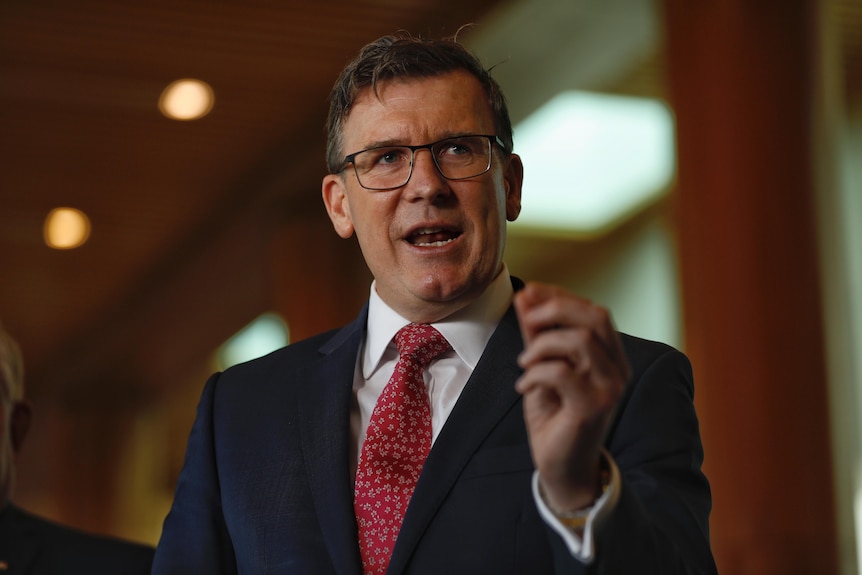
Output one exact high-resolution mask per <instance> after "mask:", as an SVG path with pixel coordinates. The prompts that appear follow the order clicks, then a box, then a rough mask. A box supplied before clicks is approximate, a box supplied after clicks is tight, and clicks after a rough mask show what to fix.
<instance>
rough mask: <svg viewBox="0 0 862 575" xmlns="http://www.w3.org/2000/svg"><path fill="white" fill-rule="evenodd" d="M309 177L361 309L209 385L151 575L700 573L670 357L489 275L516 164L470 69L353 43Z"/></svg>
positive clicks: (688, 450)
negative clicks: (344, 250) (361, 283)
mask: <svg viewBox="0 0 862 575" xmlns="http://www.w3.org/2000/svg"><path fill="white" fill-rule="evenodd" d="M327 163H328V167H329V172H330V173H329V174H328V175H327V176H325V177H324V178H323V184H322V195H323V202H324V204H325V206H326V210H327V212H328V214H329V217H330V219H331V220H332V223H333V226H334V228H335V231H336V232H337V233H338V234H339V235H340V236H341V237H343V238H349V237H351V236H353V235H355V236H356V238H357V240H358V241H359V245H360V247H361V249H362V253H363V256H364V258H365V261H366V263H367V265H368V266H369V268H370V270H371V272H372V274H373V276H374V282H373V283H372V286H371V290H370V298H369V302H368V304H367V305H366V307H365V308H364V309H363V310H362V312H361V313H360V315H359V317H358V318H357V319H356V320H355V321H354V322H353V323H351V324H349V325H348V326H346V327H344V328H342V329H340V330H334V331H332V332H329V333H325V334H321V335H319V336H316V337H313V338H311V339H309V340H305V341H301V342H297V343H295V344H292V345H290V346H288V347H286V348H284V349H281V350H279V351H277V352H275V353H273V354H270V355H269V356H267V357H264V358H261V359H259V360H255V361H252V362H249V363H247V364H243V365H239V366H236V367H234V368H231V369H229V370H227V371H226V372H225V373H223V374H216V375H214V376H213V377H212V378H211V379H210V380H209V382H208V383H207V385H206V387H205V389H204V392H203V395H202V399H201V402H200V405H199V408H198V415H197V420H196V422H195V425H194V427H193V430H192V433H191V437H190V439H189V445H188V449H187V454H186V462H185V465H184V468H183V471H182V473H181V476H180V479H179V483H178V486H177V491H176V495H175V500H174V504H173V508H172V509H171V512H170V513H169V515H168V517H167V518H166V520H165V524H164V530H163V533H162V538H161V541H160V543H159V546H158V548H157V551H156V560H155V564H154V568H153V572H154V573H156V574H167V573H313V574H324V573H349V574H359V573H363V572H365V573H384V572H386V573H411V574H420V573H422V574H442V573H446V574H459V573H464V574H470V575H476V574H483V573H488V574H495V575H499V574H504V573H525V574H539V573H554V572H559V573H586V572H597V573H614V574H619V573H639V574H644V573H655V574H661V575H668V574H676V573H715V566H714V563H713V560H712V554H711V551H710V547H709V537H708V516H709V510H710V504H711V503H710V492H709V486H708V483H707V481H706V479H705V477H704V476H703V475H702V473H701V471H700V464H701V461H702V457H703V454H702V449H701V443H700V438H699V433H698V424H697V419H696V416H695V413H694V408H693V405H692V393H693V391H692V383H691V372H690V367H689V365H688V362H687V360H686V359H685V358H684V356H683V355H682V354H680V353H679V352H677V351H675V350H673V349H671V348H669V347H667V346H664V345H662V344H657V343H652V342H646V341H643V340H638V339H635V338H633V337H629V336H623V335H620V334H618V333H617V332H616V331H615V330H614V329H613V327H612V324H611V321H610V318H609V316H608V313H607V312H606V311H605V310H603V309H601V308H599V307H596V306H594V305H592V304H591V303H589V302H587V301H584V300H583V299H580V298H578V297H576V296H574V295H572V294H569V293H568V292H566V291H564V290H562V289H560V288H557V287H553V286H547V285H540V284H527V285H526V286H524V285H523V284H522V283H521V282H520V281H519V280H515V279H510V277H509V274H508V271H507V269H506V267H505V265H504V264H503V261H502V255H503V248H504V244H505V237H506V221H507V220H509V221H511V220H514V219H515V218H516V217H517V216H518V213H519V211H520V207H521V206H520V200H521V182H522V176H523V167H522V165H521V160H520V158H519V157H518V156H517V155H516V154H514V153H512V128H511V123H510V120H509V117H508V112H507V110H506V106H505V102H504V99H503V96H502V94H501V93H500V90H499V87H498V86H497V84H496V82H494V80H493V79H491V77H490V76H489V74H488V73H487V72H486V71H485V70H484V68H483V67H482V65H481V64H480V63H479V62H478V61H477V60H476V59H475V58H474V57H473V56H472V55H470V54H469V52H467V51H466V50H465V49H464V48H463V47H462V46H460V45H459V44H458V43H457V42H455V41H453V40H442V41H425V40H420V39H416V38H412V37H409V36H407V35H401V36H394V37H384V38H381V39H379V40H377V41H375V42H373V43H371V44H369V45H368V46H366V47H365V48H363V49H362V51H361V52H360V53H359V55H358V57H357V58H356V59H355V60H354V61H353V62H351V63H350V64H348V66H347V67H346V68H345V70H344V71H343V72H342V74H341V76H340V78H339V79H338V81H337V82H336V84H335V87H334V89H333V92H332V99H331V106H330V116H329V120H328V149H327ZM405 326H407V327H406V328H405ZM402 328H404V329H402ZM405 334H406V335H405ZM393 340H394V341H393ZM428 342H430V343H428ZM396 347H397V350H396ZM417 347H418V348H420V349H421V350H422V351H421V352H419V353H418V354H417V355H415V356H413V355H409V354H410V353H413V351H412V350H413V349H414V348H417ZM407 348H410V350H411V351H409V352H407V351H404V350H405V349H407ZM399 355H400V356H401V357H399ZM420 356H421V359H417V358H419V357H420ZM426 362H427V363H426ZM417 382H418V383H417ZM396 386H399V387H397V391H395V392H393V391H391V390H392V389H395V387H396ZM417 387H418V391H417ZM428 420H430V423H429V422H428ZM429 426H430V428H429ZM393 435H395V436H396V438H395V439H393V438H392V436H393ZM426 454H427V455H426ZM426 457H427V459H426ZM417 476H418V479H417Z"/></svg>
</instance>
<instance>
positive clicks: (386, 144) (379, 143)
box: [360, 132, 479, 150]
mask: <svg viewBox="0 0 862 575" xmlns="http://www.w3.org/2000/svg"><path fill="white" fill-rule="evenodd" d="M478 134H479V132H451V133H447V134H444V135H442V136H441V137H439V138H437V139H436V140H432V141H431V142H426V143H423V144H415V145H417V146H425V145H428V144H432V143H437V142H440V141H443V140H449V139H451V138H463V137H465V136H476V135H478ZM411 145H414V144H405V143H404V141H403V140H401V139H399V138H388V139H386V140H376V141H373V142H368V143H367V144H365V145H364V146H363V147H362V148H360V150H372V149H374V148H394V147H400V146H411Z"/></svg>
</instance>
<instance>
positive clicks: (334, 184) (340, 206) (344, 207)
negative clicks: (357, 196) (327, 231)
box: [321, 174, 353, 239]
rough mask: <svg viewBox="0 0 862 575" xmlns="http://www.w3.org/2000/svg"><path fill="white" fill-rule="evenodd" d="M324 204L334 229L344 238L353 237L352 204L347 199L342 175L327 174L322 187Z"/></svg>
mask: <svg viewBox="0 0 862 575" xmlns="http://www.w3.org/2000/svg"><path fill="white" fill-rule="evenodd" d="M321 192H322V195H323V204H324V205H325V206H326V213H327V214H329V219H330V220H331V221H332V227H334V228H335V232H336V233H337V234H338V235H339V236H341V237H342V238H345V239H347V238H349V237H350V236H352V235H353V219H352V218H351V216H350V203H349V201H348V199H347V186H346V185H345V182H344V178H343V177H342V176H341V175H340V174H327V175H326V176H324V177H323V184H322V185H321Z"/></svg>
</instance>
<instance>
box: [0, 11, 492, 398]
mask: <svg viewBox="0 0 862 575" xmlns="http://www.w3.org/2000/svg"><path fill="white" fill-rule="evenodd" d="M495 3H496V2H494V1H493V0H461V1H459V2H457V3H452V2H444V1H443V0H364V1H353V0H334V1H333V0H329V1H327V2H303V1H289V2H288V1H285V2H255V3H239V2H236V3H232V2H208V1H189V0H148V1H146V2H144V1H138V2H114V1H104V2H99V1H92V0H85V1H80V2H74V3H65V2H26V1H15V0H11V1H6V2H3V3H2V4H0V126H2V128H0V278H2V279H0V321H2V322H3V323H4V324H5V326H6V328H7V329H8V330H9V331H10V332H12V333H13V334H14V336H15V337H16V339H18V341H19V343H20V344H21V347H22V349H23V351H24V354H25V358H26V361H27V365H28V369H29V372H30V373H29V378H28V379H29V384H30V391H31V393H37V392H38V391H39V388H40V386H42V385H48V382H47V381H46V380H47V379H51V378H53V379H56V374H57V372H58V370H61V369H63V365H62V364H63V363H68V362H70V361H71V359H70V354H71V355H75V352H74V351H70V350H75V349H77V347H76V346H78V345H80V344H78V343H76V342H86V344H87V345H101V342H103V341H104V337H105V336H102V338H103V339H99V337H96V336H95V335H94V334H96V333H97V332H104V331H105V330H106V329H108V331H110V330H111V329H114V328H116V327H117V326H118V322H119V321H121V320H118V319H117V316H118V314H119V315H122V313H123V312H124V310H129V309H130V308H134V307H135V306H140V305H143V303H142V302H144V300H145V299H146V297H147V293H153V291H156V290H158V289H160V286H161V285H163V284H164V283H165V282H169V281H171V279H172V277H173V276H175V275H176V274H175V271H176V269H177V268H179V267H182V266H185V265H189V263H190V262H191V261H192V260H193V259H194V258H195V257H196V256H197V252H199V251H200V247H201V245H202V244H203V243H206V242H209V241H211V240H212V239H213V237H212V234H214V233H217V231H218V230H219V229H221V228H222V227H223V225H224V223H225V222H227V221H230V220H231V219H232V218H235V217H236V213H237V210H241V209H244V208H243V207H242V206H243V205H245V204H249V203H254V202H255V201H261V200H260V197H261V196H265V195H267V194H269V195H270V198H269V199H270V200H271V199H272V197H275V196H277V197H278V198H279V204H278V205H279V206H280V207H282V208H284V209H285V210H289V211H291V212H292V213H291V214H290V216H291V217H301V216H302V213H303V209H304V206H306V205H310V204H312V203H313V204H314V206H315V209H316V210H318V212H319V209H320V201H319V185H320V184H319V182H320V177H321V176H322V174H323V172H324V164H323V137H322V136H323V122H324V118H325V106H326V98H327V95H328V92H329V89H330V87H331V85H332V82H333V80H334V78H335V76H336V75H337V73H338V71H339V70H340V69H341V67H342V66H343V64H344V63H345V62H346V61H347V60H348V59H349V58H350V57H352V56H353V54H354V53H355V52H356V50H357V49H358V48H359V47H360V46H362V45H363V44H364V43H366V42H367V41H369V40H371V39H373V38H375V37H377V36H379V35H381V34H385V33H389V32H392V31H394V30H398V29H402V28H403V29H407V30H410V31H411V32H414V33H418V34H423V35H435V36H436V35H441V34H452V33H454V32H455V31H456V30H457V29H458V28H459V27H460V26H461V25H462V24H464V23H466V22H475V21H477V20H478V19H480V18H481V17H482V15H483V13H484V12H485V11H486V10H488V9H489V8H490V7H492V6H493V5H494V4H495ZM188 77H191V78H199V79H202V80H205V81H206V82H208V83H209V84H210V85H211V86H212V87H213V89H214V92H215V95H216V103H215V106H214V108H213V110H212V111H211V113H210V114H209V115H208V116H206V117H205V118H203V119H201V120H198V121H194V122H177V121H173V120H169V119H167V118H165V117H164V116H162V115H161V114H160V113H159V111H158V109H157V101H158V98H159V95H160V93H161V92H162V90H163V89H164V88H165V87H166V86H167V85H168V84H169V83H170V82H172V81H173V80H176V79H178V78H188ZM58 206H71V207H75V208H78V209H80V210H83V211H84V212H85V213H86V214H88V216H89V217H90V219H91V221H92V226H93V232H92V236H91V238H90V240H89V241H88V242H87V243H86V244H85V245H84V246H83V247H81V248H79V249H75V250H66V251H58V250H52V249H49V248H47V247H46V246H45V244H44V242H43V239H42V226H43V222H44V218H45V216H46V215H47V214H48V212H49V211H50V210H51V209H52V208H55V207H58ZM288 206H289V207H288ZM114 331H115V332H116V330H114ZM108 337H113V338H116V337H122V330H120V331H119V333H114V335H113V336H108ZM113 351H114V352H115V353H119V348H115V349H113ZM106 352H107V350H106Z"/></svg>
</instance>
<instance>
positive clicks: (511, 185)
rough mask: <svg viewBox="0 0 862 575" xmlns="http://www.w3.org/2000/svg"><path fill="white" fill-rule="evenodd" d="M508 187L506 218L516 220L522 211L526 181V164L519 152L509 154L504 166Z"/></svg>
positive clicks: (504, 177)
mask: <svg viewBox="0 0 862 575" xmlns="http://www.w3.org/2000/svg"><path fill="white" fill-rule="evenodd" d="M503 183H504V185H505V187H506V219H507V220H509V221H510V222H514V221H515V220H516V219H518V214H520V213H521V186H522V184H523V183H524V164H523V162H521V156H519V155H518V154H509V157H508V159H507V160H506V165H505V166H504V167H503Z"/></svg>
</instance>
